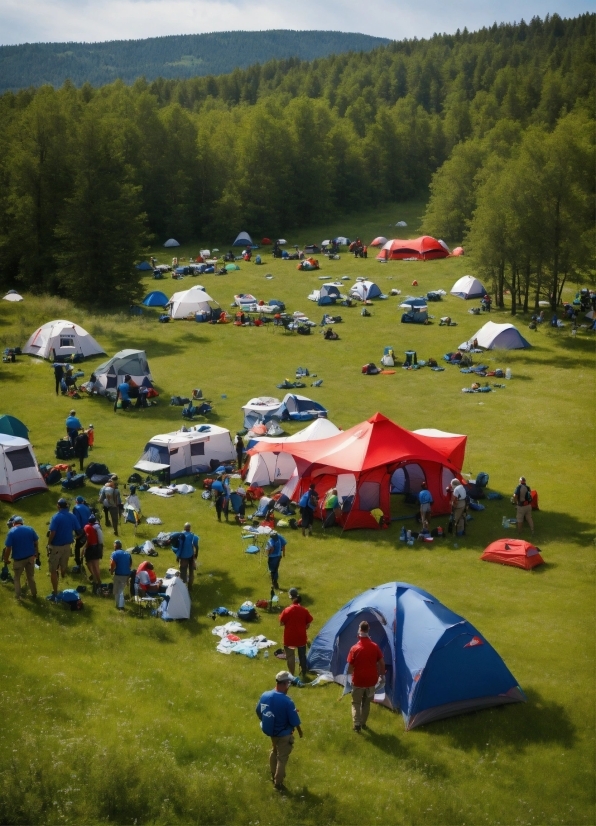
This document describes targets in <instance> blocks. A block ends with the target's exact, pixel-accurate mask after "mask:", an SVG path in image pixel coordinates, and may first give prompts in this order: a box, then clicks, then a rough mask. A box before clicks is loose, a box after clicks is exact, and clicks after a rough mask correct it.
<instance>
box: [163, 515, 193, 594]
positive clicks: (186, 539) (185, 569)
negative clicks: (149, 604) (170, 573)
mask: <svg viewBox="0 0 596 826" xmlns="http://www.w3.org/2000/svg"><path fill="white" fill-rule="evenodd" d="M170 540H171V542H172V548H173V549H174V553H175V554H176V560H177V561H178V565H179V566H180V579H181V580H182V582H185V583H186V582H187V583H188V587H189V588H192V584H193V580H194V577H195V570H196V567H197V559H198V557H199V537H198V536H197V535H196V533H193V532H192V531H191V529H190V522H187V523H186V524H185V526H184V530H183V531H178V532H176V533H173V534H171V535H170Z"/></svg>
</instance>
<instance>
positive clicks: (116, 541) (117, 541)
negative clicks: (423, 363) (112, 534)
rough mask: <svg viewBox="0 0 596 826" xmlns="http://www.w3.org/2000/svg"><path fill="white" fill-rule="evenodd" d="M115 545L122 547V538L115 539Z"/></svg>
mask: <svg viewBox="0 0 596 826" xmlns="http://www.w3.org/2000/svg"><path fill="white" fill-rule="evenodd" d="M114 547H115V548H121V547H122V542H121V541H120V539H114Z"/></svg>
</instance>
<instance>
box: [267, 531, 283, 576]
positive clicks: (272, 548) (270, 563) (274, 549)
mask: <svg viewBox="0 0 596 826" xmlns="http://www.w3.org/2000/svg"><path fill="white" fill-rule="evenodd" d="M287 544H288V543H287V541H286V540H285V539H284V538H283V536H282V535H281V534H280V533H278V532H277V531H271V533H270V534H269V539H268V540H267V544H266V545H265V550H266V551H267V567H268V568H269V573H270V574H271V585H272V587H273V588H279V582H278V577H279V565H280V562H281V558H282V556H285V555H286V545H287Z"/></svg>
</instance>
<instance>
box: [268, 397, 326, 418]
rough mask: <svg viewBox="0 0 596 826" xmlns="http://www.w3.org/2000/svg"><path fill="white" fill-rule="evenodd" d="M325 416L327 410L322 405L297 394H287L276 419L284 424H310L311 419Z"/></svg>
mask: <svg viewBox="0 0 596 826" xmlns="http://www.w3.org/2000/svg"><path fill="white" fill-rule="evenodd" d="M325 416H327V410H326V409H325V408H324V407H323V405H322V404H319V402H315V401H313V400H312V399H309V398H307V397H306V396H298V395H297V394H296V393H287V394H286V395H285V396H284V398H283V401H282V403H281V404H280V406H279V410H278V411H277V413H276V414H275V418H276V419H281V421H282V422H287V421H290V420H291V421H293V422H309V421H310V420H311V419H318V418H320V417H325Z"/></svg>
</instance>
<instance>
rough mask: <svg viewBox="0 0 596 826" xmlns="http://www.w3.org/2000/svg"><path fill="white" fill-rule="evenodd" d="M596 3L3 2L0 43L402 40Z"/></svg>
mask: <svg viewBox="0 0 596 826" xmlns="http://www.w3.org/2000/svg"><path fill="white" fill-rule="evenodd" d="M595 9H596V0H551V2H550V3H549V2H547V0H517V1H516V2H514V0H501V2H497V0H451V2H444V0H420V1H419V2H417V3H416V2H409V3H405V2H401V3H398V2H396V0H368V2H362V0H326V2H320V0H0V44H1V45H10V44H15V43H27V42H28V43H33V42H48V41H50V42H52V41H54V42H55V41H58V42H63V41H86V42H90V41H101V40H127V39H133V38H134V39H137V38H144V37H156V36H160V35H167V34H198V33H202V32H218V31H231V30H237V29H244V30H249V31H253V30H259V29H328V30H335V31H352V32H363V33H365V34H372V35H377V36H381V37H390V38H393V39H396V40H400V39H402V38H405V37H427V36H428V35H429V34H432V33H433V32H454V31H455V30H456V29H457V28H463V27H464V26H467V27H468V29H470V30H474V29H478V28H480V27H482V26H485V25H491V24H492V23H493V22H494V21H495V20H496V21H497V22H503V21H505V22H513V21H515V20H517V21H519V20H520V19H521V18H524V19H525V20H530V19H531V18H532V17H534V16H535V15H538V16H539V17H544V16H545V15H546V14H549V13H550V14H552V13H554V12H557V13H558V14H560V15H561V16H562V17H575V16H576V15H578V14H581V13H583V12H586V11H594V10H595Z"/></svg>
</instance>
